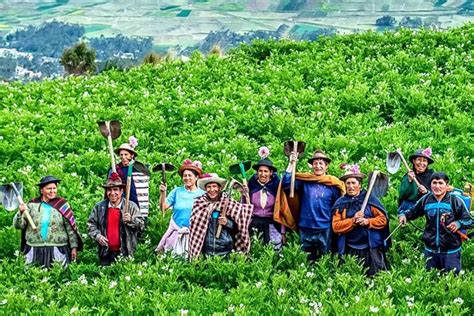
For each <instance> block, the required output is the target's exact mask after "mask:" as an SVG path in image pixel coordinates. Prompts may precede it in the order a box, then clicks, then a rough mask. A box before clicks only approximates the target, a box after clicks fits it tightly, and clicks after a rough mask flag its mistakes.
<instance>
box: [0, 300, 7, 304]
mask: <svg viewBox="0 0 474 316" xmlns="http://www.w3.org/2000/svg"><path fill="white" fill-rule="evenodd" d="M7 303H8V301H7V300H6V299H4V300H3V301H1V302H0V305H5V304H7Z"/></svg>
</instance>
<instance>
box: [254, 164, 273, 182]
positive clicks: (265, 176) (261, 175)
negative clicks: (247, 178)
mask: <svg viewBox="0 0 474 316" xmlns="http://www.w3.org/2000/svg"><path fill="white" fill-rule="evenodd" d="M271 175H272V172H271V170H270V168H268V167H267V166H260V167H258V171H257V178H258V181H260V183H262V184H265V183H267V182H268V181H270V177H271Z"/></svg>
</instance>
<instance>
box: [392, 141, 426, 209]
mask: <svg viewBox="0 0 474 316" xmlns="http://www.w3.org/2000/svg"><path fill="white" fill-rule="evenodd" d="M431 154H432V152H431V148H429V147H428V148H426V149H418V150H417V151H416V152H415V153H414V154H412V155H410V157H408V160H410V162H411V163H412V166H413V170H411V171H409V172H408V173H406V174H405V175H404V176H403V178H402V181H401V183H400V189H399V195H398V211H399V212H400V211H403V210H407V209H409V208H410V207H412V206H413V205H414V204H415V203H416V201H418V200H419V199H420V198H421V197H422V196H423V195H425V194H426V193H428V191H429V190H430V178H431V176H432V175H433V172H434V171H433V170H431V169H428V166H429V165H431V164H432V163H434V160H433V159H432V158H431ZM415 178H416V179H417V180H418V182H419V183H420V187H417V185H416V183H415V181H414V179H415Z"/></svg>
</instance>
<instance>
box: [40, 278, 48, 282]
mask: <svg viewBox="0 0 474 316" xmlns="http://www.w3.org/2000/svg"><path fill="white" fill-rule="evenodd" d="M48 280H49V279H48V278H47V277H44V278H43V279H42V280H41V283H47V282H48Z"/></svg>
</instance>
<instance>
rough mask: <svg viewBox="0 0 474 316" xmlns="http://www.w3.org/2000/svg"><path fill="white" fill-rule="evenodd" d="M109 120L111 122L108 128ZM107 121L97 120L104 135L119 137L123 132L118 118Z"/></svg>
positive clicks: (113, 137)
mask: <svg viewBox="0 0 474 316" xmlns="http://www.w3.org/2000/svg"><path fill="white" fill-rule="evenodd" d="M107 122H109V128H107ZM107 122H106V121H100V122H97V124H99V129H100V133H101V134H102V136H104V137H109V135H110V137H111V138H112V139H116V138H118V137H119V136H120V134H121V133H122V129H121V127H120V122H119V121H117V120H113V121H107Z"/></svg>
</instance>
